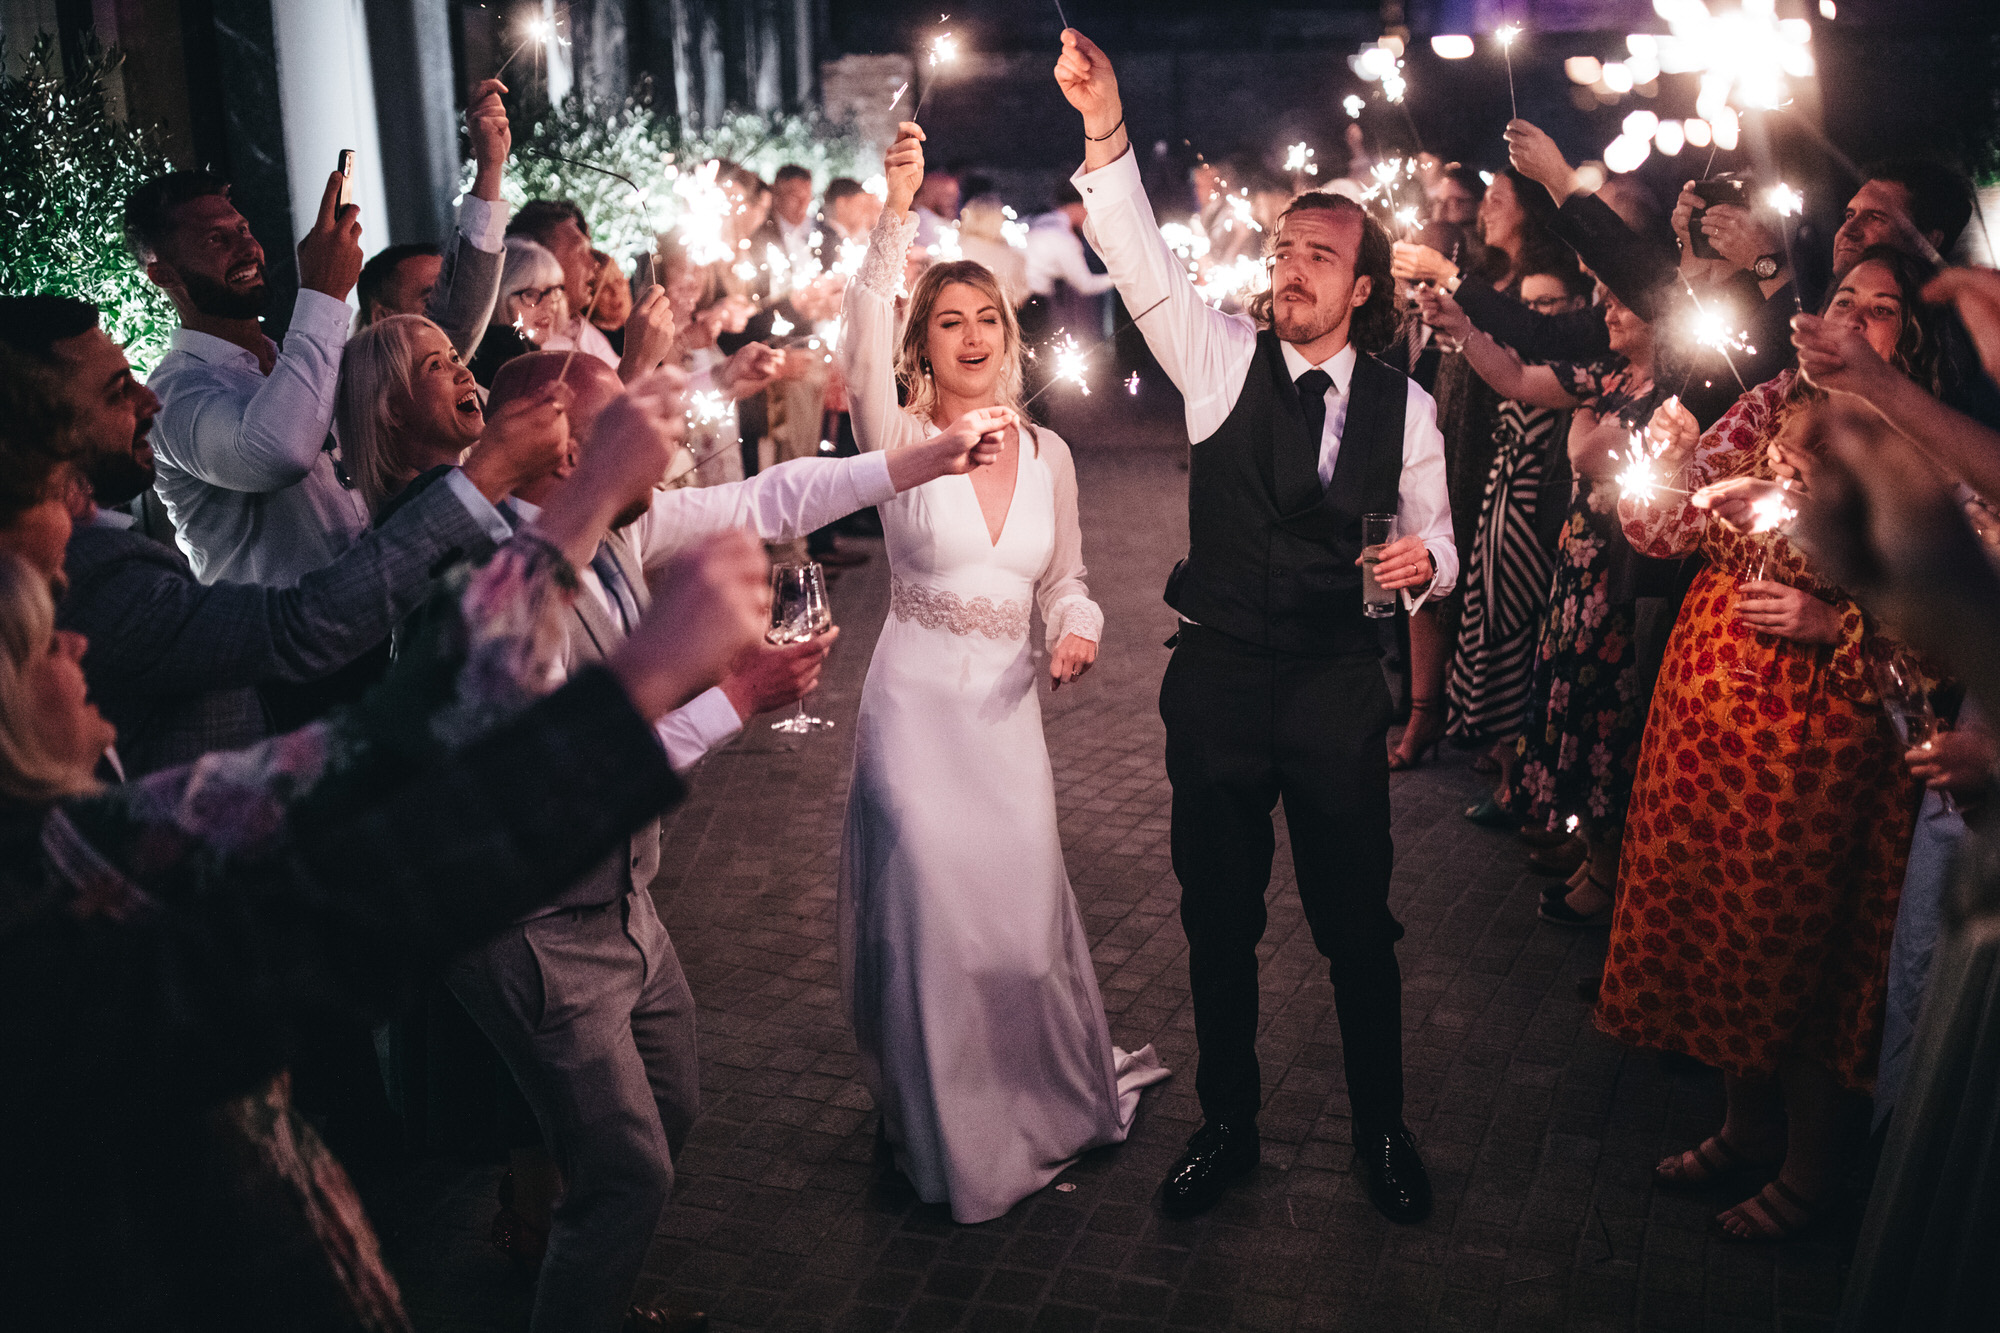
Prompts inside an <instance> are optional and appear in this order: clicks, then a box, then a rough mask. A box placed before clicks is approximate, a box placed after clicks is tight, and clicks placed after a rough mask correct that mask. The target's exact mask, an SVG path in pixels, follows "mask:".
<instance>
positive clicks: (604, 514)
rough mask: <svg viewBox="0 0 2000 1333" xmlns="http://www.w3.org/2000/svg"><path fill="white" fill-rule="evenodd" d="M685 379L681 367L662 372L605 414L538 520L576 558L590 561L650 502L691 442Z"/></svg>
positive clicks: (612, 404)
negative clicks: (621, 523) (616, 526)
mask: <svg viewBox="0 0 2000 1333" xmlns="http://www.w3.org/2000/svg"><path fill="white" fill-rule="evenodd" d="M686 383H687V378H686V377H685V376H684V375H682V374H681V373H680V372H679V371H677V370H658V371H655V372H654V373H653V374H651V375H648V376H647V377H645V378H644V379H642V380H640V381H639V382H638V383H636V384H634V385H633V386H632V387H631V389H630V390H628V391H627V392H625V393H623V394H621V395H619V396H618V397H617V398H614V399H612V400H611V402H610V404H609V405H608V406H607V407H605V409H604V410H603V411H602V412H601V413H599V414H598V417H597V424H596V425H595V426H593V427H592V428H591V432H590V442H589V443H588V444H587V445H586V446H585V447H584V451H583V458H582V460H581V461H580V462H579V463H578V464H577V468H576V472H575V473H574V474H573V475H572V476H571V477H570V479H569V480H568V481H566V482H564V483H563V484H562V486H561V488H560V489H558V490H557V491H556V493H555V495H553V496H552V497H550V500H549V503H548V505H547V506H546V507H545V508H544V509H543V510H542V515H541V517H540V518H539V519H538V520H537V521H536V526H537V527H538V528H539V529H540V530H541V532H542V535H543V536H545V537H547V538H548V539H549V540H550V541H551V542H554V543H555V544H556V545H557V546H558V547H560V548H561V549H562V552H563V554H565V555H567V556H568V557H569V559H570V563H572V564H576V565H582V564H584V563H586V562H588V561H589V559H590V557H591V555H592V554H594V553H595V552H596V550H597V543H598V542H599V541H601V540H602V539H603V537H604V531H605V529H606V528H607V527H608V526H609V525H610V524H611V522H612V521H613V520H614V519H615V518H617V517H618V516H619V515H621V514H625V513H628V512H630V511H632V510H634V509H636V508H640V507H643V506H644V505H645V504H646V503H647V502H648V501H649V500H650V499H651V498H652V494H653V488H654V487H655V486H657V485H659V484H660V482H661V481H662V480H663V479H664V478H665V477H666V476H667V473H668V472H669V470H670V469H671V468H672V467H673V465H674V463H675V462H676V460H677V459H678V457H679V455H680V453H681V446H682V443H683V442H684V441H685V440H686V439H687V414H686V412H685V411H684V404H683V398H682V389H683V387H684V386H685V385H686Z"/></svg>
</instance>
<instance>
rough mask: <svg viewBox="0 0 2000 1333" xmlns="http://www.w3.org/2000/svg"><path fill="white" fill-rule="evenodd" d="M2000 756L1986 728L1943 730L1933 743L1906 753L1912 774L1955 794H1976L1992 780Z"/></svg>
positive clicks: (1999, 751)
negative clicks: (1995, 764)
mask: <svg viewBox="0 0 2000 1333" xmlns="http://www.w3.org/2000/svg"><path fill="white" fill-rule="evenodd" d="M1996 757H2000V748H1996V747H1995V745H1994V743H1993V737H1992V736H1991V735H1989V734H1988V733H1987V732H1986V730H1985V729H1984V728H1982V727H1969V728H1965V729H1962V730H1952V731H1940V732H1938V734H1937V735H1936V736H1935V737H1933V738H1932V740H1931V743H1930V744H1929V745H1920V746H1918V747H1917V748H1916V749H1914V750H1911V751H1909V752H1907V753H1906V754H1904V756H1903V762H1904V763H1906V764H1908V765H1909V766H1910V776H1911V777H1913V778H1915V779H1917V780H1918V781H1919V782H1921V783H1923V784H1924V785H1925V786H1926V787H1931V788H1935V789H1936V790H1938V791H1942V792H1947V793H1949V794H1951V795H1953V796H1974V795H1977V794H1980V793H1982V792H1984V791H1985V790H1986V787H1987V785H1988V784H1989V783H1990V782H1991V781H1992V774H1993V762H1994V760H1995V758H1996Z"/></svg>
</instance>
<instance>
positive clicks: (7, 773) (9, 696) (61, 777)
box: [0, 552, 98, 805]
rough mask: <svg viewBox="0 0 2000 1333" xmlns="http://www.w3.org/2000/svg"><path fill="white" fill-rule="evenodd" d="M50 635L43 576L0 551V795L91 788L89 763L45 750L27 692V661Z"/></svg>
mask: <svg viewBox="0 0 2000 1333" xmlns="http://www.w3.org/2000/svg"><path fill="white" fill-rule="evenodd" d="M55 635H56V604H55V599H54V598H53V597H52V596H50V594H49V581H48V579H47V578H46V577H45V576H43V575H41V574H38V573H37V572H36V571H35V570H34V569H33V568H32V567H31V566H30V565H29V564H28V562H27V561H25V560H22V559H21V558H20V557H18V556H15V555H11V554H7V553H4V552H0V796H5V797H10V798H12V799H13V800H16V801H25V802H30V803H33V804H38V805H39V804H45V803H47V802H49V801H54V800H60V799H61V798H62V797H65V796H81V795H84V794H86V793H88V792H93V791H96V790H97V788H98V782H97V779H96V778H95V777H94V776H93V775H92V772H91V770H92V768H94V767H95V765H94V764H92V763H86V764H81V765H78V764H74V763H70V762H67V761H65V760H63V759H60V758H58V757H57V756H55V755H53V754H51V753H50V752H49V748H48V745H47V743H46V741H45V739H44V737H43V735H42V732H41V729H40V727H39V726H38V725H37V716H36V712H35V708H34V706H33V704H32V702H31V701H30V699H29V698H28V667H29V664H30V663H32V662H33V661H34V660H35V658H36V657H38V656H45V655H47V653H48V652H49V646H50V644H51V643H52V642H53V641H54V639H55Z"/></svg>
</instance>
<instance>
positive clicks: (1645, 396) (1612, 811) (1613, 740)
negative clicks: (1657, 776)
mask: <svg viewBox="0 0 2000 1333" xmlns="http://www.w3.org/2000/svg"><path fill="white" fill-rule="evenodd" d="M1550 369H1552V370H1554V371H1555V372H1556V375H1557V377H1558V378H1559V379H1560V380H1561V381H1562V382H1563V384H1564V386H1565V387H1567V388H1568V389H1569V391H1570V393H1571V394H1572V395H1574V396H1575V398H1576V399H1577V402H1578V403H1579V405H1580V406H1581V407H1583V408H1586V409H1588V410H1590V411H1592V412H1595V413H1597V414H1598V415H1599V416H1600V417H1604V416H1613V415H1616V416H1618V417H1620V418H1622V419H1623V420H1624V421H1625V422H1626V423H1627V424H1628V425H1630V426H1634V427H1637V426H1640V425H1643V424H1644V423H1645V422H1646V420H1647V419H1648V418H1650V417H1651V416H1652V413H1653V409H1654V408H1655V407H1656V406H1658V404H1659V401H1660V398H1661V395H1660V393H1659V392H1658V390H1656V389H1655V388H1654V386H1653V385H1652V384H1651V383H1650V382H1647V381H1640V382H1637V383H1633V382H1631V376H1630V375H1629V372H1628V370H1627V367H1626V363H1625V361H1624V359H1623V358H1622V357H1612V358H1610V359H1608V360H1604V361H1598V362H1592V363H1589V364H1583V365H1579V364H1573V363H1567V362H1556V363H1552V364H1551V366H1550ZM1632 558H1633V557H1632V551H1631V548H1630V546H1628V545H1627V544H1626V541H1625V534H1624V531H1623V529H1622V528H1621V527H1620V526H1619V522H1618V487H1617V484H1616V483H1615V482H1610V481H1595V482H1594V481H1589V480H1586V479H1585V478H1582V477H1578V478H1576V479H1575V480H1574V481H1573V482H1571V484H1570V502H1569V519H1568V522H1566V523H1565V524H1564V526H1563V530H1562V537H1561V542H1560V545H1559V546H1558V547H1557V551H1556V571H1555V578H1554V581H1553V582H1552V584H1551V585H1550V589H1549V608H1548V611H1547V613H1546V614H1545V615H1544V616H1543V618H1542V629H1541V636H1540V641H1539V643H1538V644H1537V646H1536V649H1535V659H1534V665H1533V668H1532V671H1531V675H1530V678H1529V684H1528V717H1527V725H1526V727H1525V728H1524V729H1523V731H1522V734H1521V739H1520V740H1519V741H1518V742H1517V743H1516V751H1517V753H1519V755H1520V756H1521V765H1520V769H1519V775H1518V777H1516V779H1515V784H1514V790H1513V791H1512V793H1511V794H1510V796H1509V800H1508V808H1509V809H1511V810H1512V811H1513V813H1514V814H1516V815H1518V816H1520V817H1521V818H1522V819H1523V820H1524V821H1525V822H1526V824H1527V826H1528V827H1530V828H1542V829H1549V830H1557V829H1561V828H1564V827H1566V826H1567V824H1568V821H1569V820H1570V818H1571V817H1572V816H1574V817H1575V818H1576V819H1577V821H1578V823H1577V827H1578V829H1579V830H1580V831H1583V832H1585V833H1591V832H1593V831H1597V832H1609V831H1611V830H1615V829H1616V828H1618V827H1619V826H1620V825H1621V824H1622V822H1623V821H1624V818H1625V803H1626V801H1627V800H1628V799H1629V798H1630V797H1631V794H1632V774H1633V773H1634V771H1635V770H1636V769H1637V767H1638V763H1639V738H1640V736H1641V734H1642V733H1643V732H1644V730H1645V726H1646V703H1647V700H1646V699H1645V698H1644V697H1642V695H1641V689H1640V685H1641V682H1640V676H1639V667H1638V656H1637V652H1636V650H1635V647H1634V644H1633V622H1634V600H1635V599H1634V597H1633V594H1632V580H1631V578H1630V577H1629V576H1628V574H1629V568H1630V565H1631V562H1632Z"/></svg>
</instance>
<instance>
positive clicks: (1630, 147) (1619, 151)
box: [1604, 134, 1653, 176]
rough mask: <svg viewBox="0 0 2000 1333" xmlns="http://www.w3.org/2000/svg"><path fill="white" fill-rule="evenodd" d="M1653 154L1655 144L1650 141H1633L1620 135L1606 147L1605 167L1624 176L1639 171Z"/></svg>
mask: <svg viewBox="0 0 2000 1333" xmlns="http://www.w3.org/2000/svg"><path fill="white" fill-rule="evenodd" d="M1652 154H1653V144H1652V141H1651V140H1649V139H1633V138H1630V137H1628V136H1626V135H1623V134H1621V135H1619V136H1618V137H1617V138H1616V139H1613V140H1612V141H1611V142H1610V143H1608V144H1606V145H1605V146H1604V165H1605V166H1607V167H1609V168H1611V169H1612V170H1613V171H1615V172H1617V173H1618V174H1619V175H1621V176H1622V175H1624V174H1625V173H1626V172H1629V171H1637V170H1638V169H1639V168H1640V167H1641V166H1642V165H1644V163H1645V161H1646V159H1647V158H1648V157H1651V156H1652Z"/></svg>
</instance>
